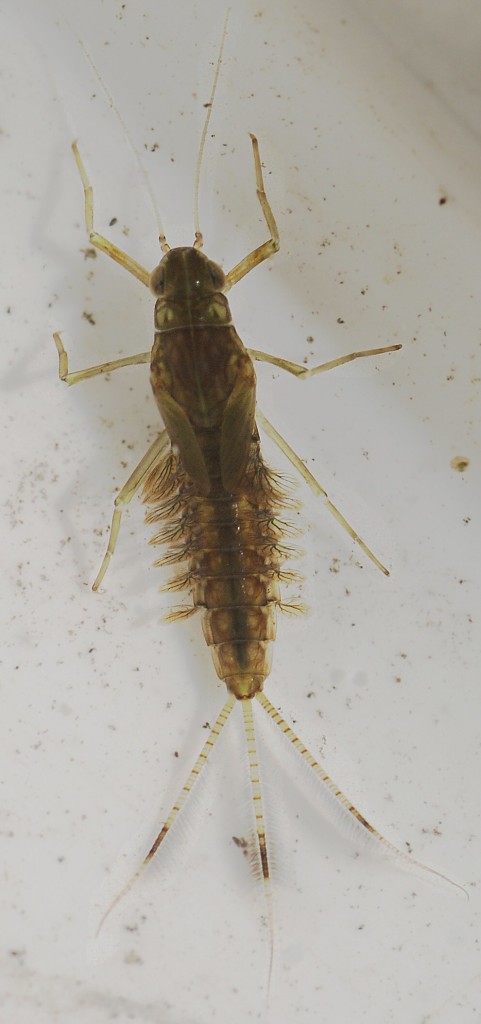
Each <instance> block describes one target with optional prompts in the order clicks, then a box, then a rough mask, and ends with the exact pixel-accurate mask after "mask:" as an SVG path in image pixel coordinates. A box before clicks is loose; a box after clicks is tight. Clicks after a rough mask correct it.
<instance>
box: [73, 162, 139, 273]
mask: <svg viewBox="0 0 481 1024" xmlns="http://www.w3.org/2000/svg"><path fill="white" fill-rule="evenodd" d="M72 150H73V155H74V157H75V161H76V164H77V167H78V171H79V174H80V177H81V179H82V185H83V189H84V196H85V226H86V228H87V233H88V236H89V239H90V243H91V245H93V246H95V248H96V249H100V250H101V251H102V252H104V253H106V255H107V256H110V259H112V260H115V262H116V263H120V266H121V267H124V269H125V270H128V272H129V274H133V276H134V277H136V278H138V280H139V281H141V282H142V284H145V285H146V286H147V288H148V287H149V281H150V274H149V271H148V270H146V269H145V267H142V266H141V265H140V263H137V261H136V260H134V259H132V257H131V256H128V255H127V253H126V252H123V251H122V249H118V248H117V246H116V245H114V244H113V242H109V240H108V238H104V236H103V235H99V234H98V233H97V232H96V231H95V230H94V197H93V190H92V186H91V184H90V181H89V179H88V176H87V171H86V170H85V167H84V164H83V160H82V157H81V156H80V153H79V150H78V146H77V143H76V142H73V143H72Z"/></svg>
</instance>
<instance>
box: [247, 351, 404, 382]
mask: <svg viewBox="0 0 481 1024" xmlns="http://www.w3.org/2000/svg"><path fill="white" fill-rule="evenodd" d="M400 348H402V345H387V346H386V347H385V348H368V349H365V350H364V351H363V352H349V354H348V355H347V356H339V358H338V359H330V360H329V362H328V363H320V364H319V366H312V367H311V369H310V370H309V369H308V368H307V367H306V366H301V364H300V363H292V362H291V361H290V359H281V358H280V357H279V356H273V355H271V354H270V352H260V351H259V350H258V349H256V348H248V349H247V351H248V353H249V355H250V357H251V359H256V360H257V361H258V362H260V363H271V365H272V366H278V367H279V369H280V370H285V371H286V373H292V374H293V376H294V377H298V378H299V380H307V379H308V377H314V375H315V374H316V373H325V372H326V371H327V370H333V369H334V368H335V367H336V366H343V365H344V363H352V361H353V359H365V358H366V356H382V355H384V353H385V352H398V351H399V349H400Z"/></svg>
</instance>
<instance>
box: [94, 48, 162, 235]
mask: <svg viewBox="0 0 481 1024" xmlns="http://www.w3.org/2000/svg"><path fill="white" fill-rule="evenodd" d="M75 35H76V38H77V41H78V43H79V46H80V47H81V49H82V51H83V54H84V57H86V59H87V60H88V62H89V64H90V67H91V68H92V71H93V72H94V75H95V77H96V79H97V81H98V83H99V85H100V87H101V89H102V90H103V92H104V93H105V96H106V97H107V100H108V104H109V107H110V108H111V109H112V110H113V112H114V114H116V116H117V118H118V120H119V121H120V124H121V125H122V128H123V130H124V135H125V138H126V140H127V143H128V146H129V148H130V151H131V153H132V155H133V156H134V158H135V161H136V164H137V167H138V168H139V170H140V173H141V175H142V178H143V181H144V185H145V187H146V189H147V192H148V195H149V198H150V202H151V203H152V208H153V211H154V214H155V219H156V221H157V229H158V232H159V242H160V244H161V247H162V250H163V251H164V252H165V251H168V249H169V246H168V245H167V241H166V238H165V234H164V227H163V224H162V218H161V216H160V213H159V209H158V206H157V203H156V201H155V195H154V191H153V189H152V186H151V184H150V181H149V176H148V174H147V171H146V170H145V167H144V165H143V163H142V160H141V158H140V154H139V153H138V151H137V149H136V148H135V146H134V144H133V142H132V139H131V137H130V133H129V130H128V128H127V125H126V123H125V121H124V119H123V117H122V114H121V113H120V110H119V109H118V107H117V106H116V104H115V102H114V99H113V97H112V95H111V93H110V92H109V90H108V88H107V86H106V84H105V82H104V80H103V78H102V75H101V74H100V71H99V70H98V68H97V66H96V64H95V61H94V59H93V57H92V56H91V54H90V53H89V51H88V50H87V48H86V47H85V45H84V43H83V42H82V40H81V39H80V37H79V36H77V34H76V33H75ZM165 246H166V247H167V249H165V248H164V247H165Z"/></svg>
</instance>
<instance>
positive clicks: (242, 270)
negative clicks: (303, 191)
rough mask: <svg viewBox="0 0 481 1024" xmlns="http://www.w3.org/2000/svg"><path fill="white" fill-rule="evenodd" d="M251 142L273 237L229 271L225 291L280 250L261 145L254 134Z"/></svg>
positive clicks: (258, 181)
mask: <svg viewBox="0 0 481 1024" xmlns="http://www.w3.org/2000/svg"><path fill="white" fill-rule="evenodd" d="M251 140H252V150H253V153H254V166H255V171H256V186H257V197H258V199H259V202H260V204H261V209H262V212H263V214H264V219H265V222H266V224H267V227H268V229H269V231H270V235H271V237H270V238H269V239H268V240H267V242H263V244H262V245H259V246H258V248H257V249H253V251H252V252H250V253H249V254H248V256H244V259H243V260H241V261H240V263H237V264H236V266H235V267H233V268H232V270H230V271H229V273H228V274H227V275H226V286H225V289H224V290H225V291H228V290H229V288H232V285H233V284H236V283H237V281H240V279H241V277H245V275H246V274H248V273H249V271H251V270H253V269H254V267H257V266H258V264H259V263H262V262H263V261H264V260H268V259H269V256H273V255H274V253H275V252H278V250H279V244H280V243H279V232H278V230H277V224H276V221H275V218H274V214H273V212H272V210H271V207H270V205H269V201H268V199H267V196H266V192H265V188H264V179H263V176H262V166H261V158H260V155H259V143H258V141H257V139H256V137H255V135H252V133H251Z"/></svg>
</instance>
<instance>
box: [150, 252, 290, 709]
mask: <svg viewBox="0 0 481 1024" xmlns="http://www.w3.org/2000/svg"><path fill="white" fill-rule="evenodd" d="M224 285H225V278H224V274H223V272H222V270H221V269H220V268H219V267H217V266H216V264H213V263H212V262H211V261H210V260H209V259H208V258H207V257H206V256H205V255H204V254H203V253H201V252H199V251H198V250H197V249H195V248H179V249H171V250H170V251H169V252H168V253H166V255H165V256H164V258H163V260H162V261H161V263H160V264H159V267H158V268H157V269H156V270H155V271H154V273H153V274H152V278H151V287H152V290H153V291H154V293H155V294H157V295H158V298H157V302H156V307H155V327H156V332H155V342H154V346H153V349H152V359H151V383H152V389H153V392H154V395H155V399H156V401H157V405H158V407H159V409H160V412H161V413H162V417H163V419H164V423H165V425H166V428H167V431H168V433H169V437H170V440H171V443H172V445H173V448H174V452H173V454H172V453H168V454H167V455H166V456H165V457H164V460H163V462H162V464H161V465H160V466H158V467H157V468H156V469H155V470H154V471H153V473H152V474H151V476H150V477H149V479H148V480H147V482H146V484H145V488H144V500H145V501H146V502H148V503H149V504H152V505H153V506H154V507H153V508H152V510H151V511H150V512H148V513H147V516H146V521H147V522H157V521H161V520H165V521H167V522H168V524H169V525H167V526H165V527H164V528H163V529H162V530H161V531H160V533H158V534H157V535H156V537H154V538H153V541H152V543H156V544H161V543H164V542H166V541H168V540H169V539H171V538H172V536H174V537H175V538H179V539H178V540H176V543H175V545H174V546H173V547H171V549H170V551H169V553H168V555H167V557H166V559H165V560H162V559H161V560H160V562H161V563H162V561H167V562H168V563H169V564H171V563H172V562H184V561H186V562H187V565H188V569H187V572H185V573H182V574H181V575H179V576H176V577H175V578H174V580H173V581H172V583H171V585H172V588H173V589H184V588H185V589H188V590H189V591H190V593H191V595H192V600H193V604H194V607H195V608H198V609H202V611H203V615H202V627H203V631H204V636H205V639H206V641H207V643H208V645H209V646H210V648H211V651H212V656H213V660H214V665H215V668H216V671H217V674H218V676H219V677H220V678H221V679H223V680H224V682H225V683H226V686H227V688H228V690H229V691H230V692H231V693H233V694H234V696H235V697H236V698H237V699H239V700H244V699H246V698H250V697H253V696H254V695H255V694H256V693H257V692H258V691H259V690H260V689H262V685H263V682H264V680H265V679H266V677H267V675H268V674H269V671H270V664H271V652H270V643H271V641H272V640H274V639H275V632H276V605H277V604H278V603H279V601H280V593H279V583H278V580H279V571H280V549H279V547H278V541H279V525H278V520H277V513H278V511H279V509H280V507H281V506H282V503H283V495H282V492H281V491H280V489H279V487H278V486H277V485H276V482H275V478H274V476H273V474H272V473H270V472H269V471H268V470H267V468H266V466H265V464H264V462H263V460H262V457H261V454H260V444H259V435H258V432H257V427H256V425H255V420H254V412H255V386H256V377H255V372H254V367H253V364H252V360H251V358H250V356H249V354H248V352H247V351H246V349H245V348H244V345H243V344H242V341H241V340H240V338H239V336H238V334H237V332H236V330H235V328H234V327H233V325H232V320H231V314H230V309H229V304H228V302H227V299H226V298H225V296H224V295H223V294H222V292H221V288H222V287H223V286H224ZM166 493H167V495H168V496H167V497H166Z"/></svg>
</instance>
